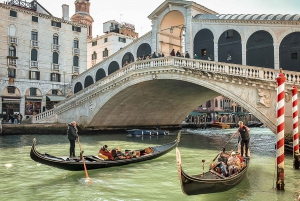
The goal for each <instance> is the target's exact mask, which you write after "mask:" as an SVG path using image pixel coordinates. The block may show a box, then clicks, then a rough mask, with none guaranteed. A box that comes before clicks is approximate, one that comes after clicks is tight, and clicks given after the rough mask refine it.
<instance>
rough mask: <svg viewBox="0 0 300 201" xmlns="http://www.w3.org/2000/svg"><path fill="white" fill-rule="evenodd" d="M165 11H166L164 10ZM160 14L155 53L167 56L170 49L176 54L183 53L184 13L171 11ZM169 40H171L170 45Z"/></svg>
mask: <svg viewBox="0 0 300 201" xmlns="http://www.w3.org/2000/svg"><path fill="white" fill-rule="evenodd" d="M166 11H167V10H166ZM166 11H165V12H164V13H163V14H162V17H161V19H160V20H159V21H158V22H160V24H159V25H158V30H159V32H158V33H157V36H156V52H163V53H165V55H169V53H170V52H171V51H172V49H174V50H175V52H177V50H179V51H180V52H183V50H184V49H183V48H184V47H183V40H184V37H183V33H184V30H183V28H184V25H185V15H184V13H185V12H182V11H181V10H175V9H174V10H171V11H168V12H166ZM170 39H172V40H171V41H172V42H171V43H170Z"/></svg>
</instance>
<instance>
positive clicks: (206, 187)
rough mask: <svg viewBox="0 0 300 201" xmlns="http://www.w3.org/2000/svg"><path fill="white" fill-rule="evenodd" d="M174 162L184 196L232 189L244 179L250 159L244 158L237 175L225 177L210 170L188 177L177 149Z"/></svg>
mask: <svg viewBox="0 0 300 201" xmlns="http://www.w3.org/2000/svg"><path fill="white" fill-rule="evenodd" d="M215 159H216V158H215ZM215 159H214V160H215ZM176 160H177V167H178V177H179V180H180V184H181V189H182V192H183V193H184V194H186V195H200V194H209V193H219V192H223V191H227V190H229V189H231V188H233V187H234V186H236V185H237V184H238V183H239V182H240V181H242V179H243V178H244V176H245V174H246V172H247V169H248V167H249V162H250V158H244V162H245V166H244V167H243V169H241V171H240V172H239V173H238V174H235V175H232V176H230V177H225V176H223V175H222V174H219V173H218V172H216V171H214V170H212V169H210V170H209V171H207V172H204V173H202V174H198V175H192V176H190V175H188V174H186V173H185V172H184V171H183V169H182V165H181V155H180V152H179V149H178V148H176Z"/></svg>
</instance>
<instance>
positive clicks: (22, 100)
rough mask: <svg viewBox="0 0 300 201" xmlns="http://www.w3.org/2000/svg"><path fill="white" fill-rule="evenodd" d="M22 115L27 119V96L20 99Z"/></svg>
mask: <svg viewBox="0 0 300 201" xmlns="http://www.w3.org/2000/svg"><path fill="white" fill-rule="evenodd" d="M20 113H21V114H22V116H23V118H25V96H22V97H21V99H20Z"/></svg>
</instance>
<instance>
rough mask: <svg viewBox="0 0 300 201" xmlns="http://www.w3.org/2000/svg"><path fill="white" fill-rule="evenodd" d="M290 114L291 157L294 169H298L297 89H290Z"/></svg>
mask: <svg viewBox="0 0 300 201" xmlns="http://www.w3.org/2000/svg"><path fill="white" fill-rule="evenodd" d="M292 104H293V108H292V113H293V156H294V165H293V166H294V168H295V169H299V133H298V88H297V86H296V85H295V84H294V85H293V87H292Z"/></svg>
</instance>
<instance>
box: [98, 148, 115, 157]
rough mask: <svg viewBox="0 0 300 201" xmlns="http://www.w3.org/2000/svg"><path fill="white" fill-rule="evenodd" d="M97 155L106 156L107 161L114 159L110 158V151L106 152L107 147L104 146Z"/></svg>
mask: <svg viewBox="0 0 300 201" xmlns="http://www.w3.org/2000/svg"><path fill="white" fill-rule="evenodd" d="M99 153H100V154H102V155H104V156H107V157H108V159H109V160H112V161H113V160H114V157H113V156H112V154H111V153H110V151H109V150H108V146H107V145H104V146H103V147H102V148H101V149H100V150H99Z"/></svg>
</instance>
